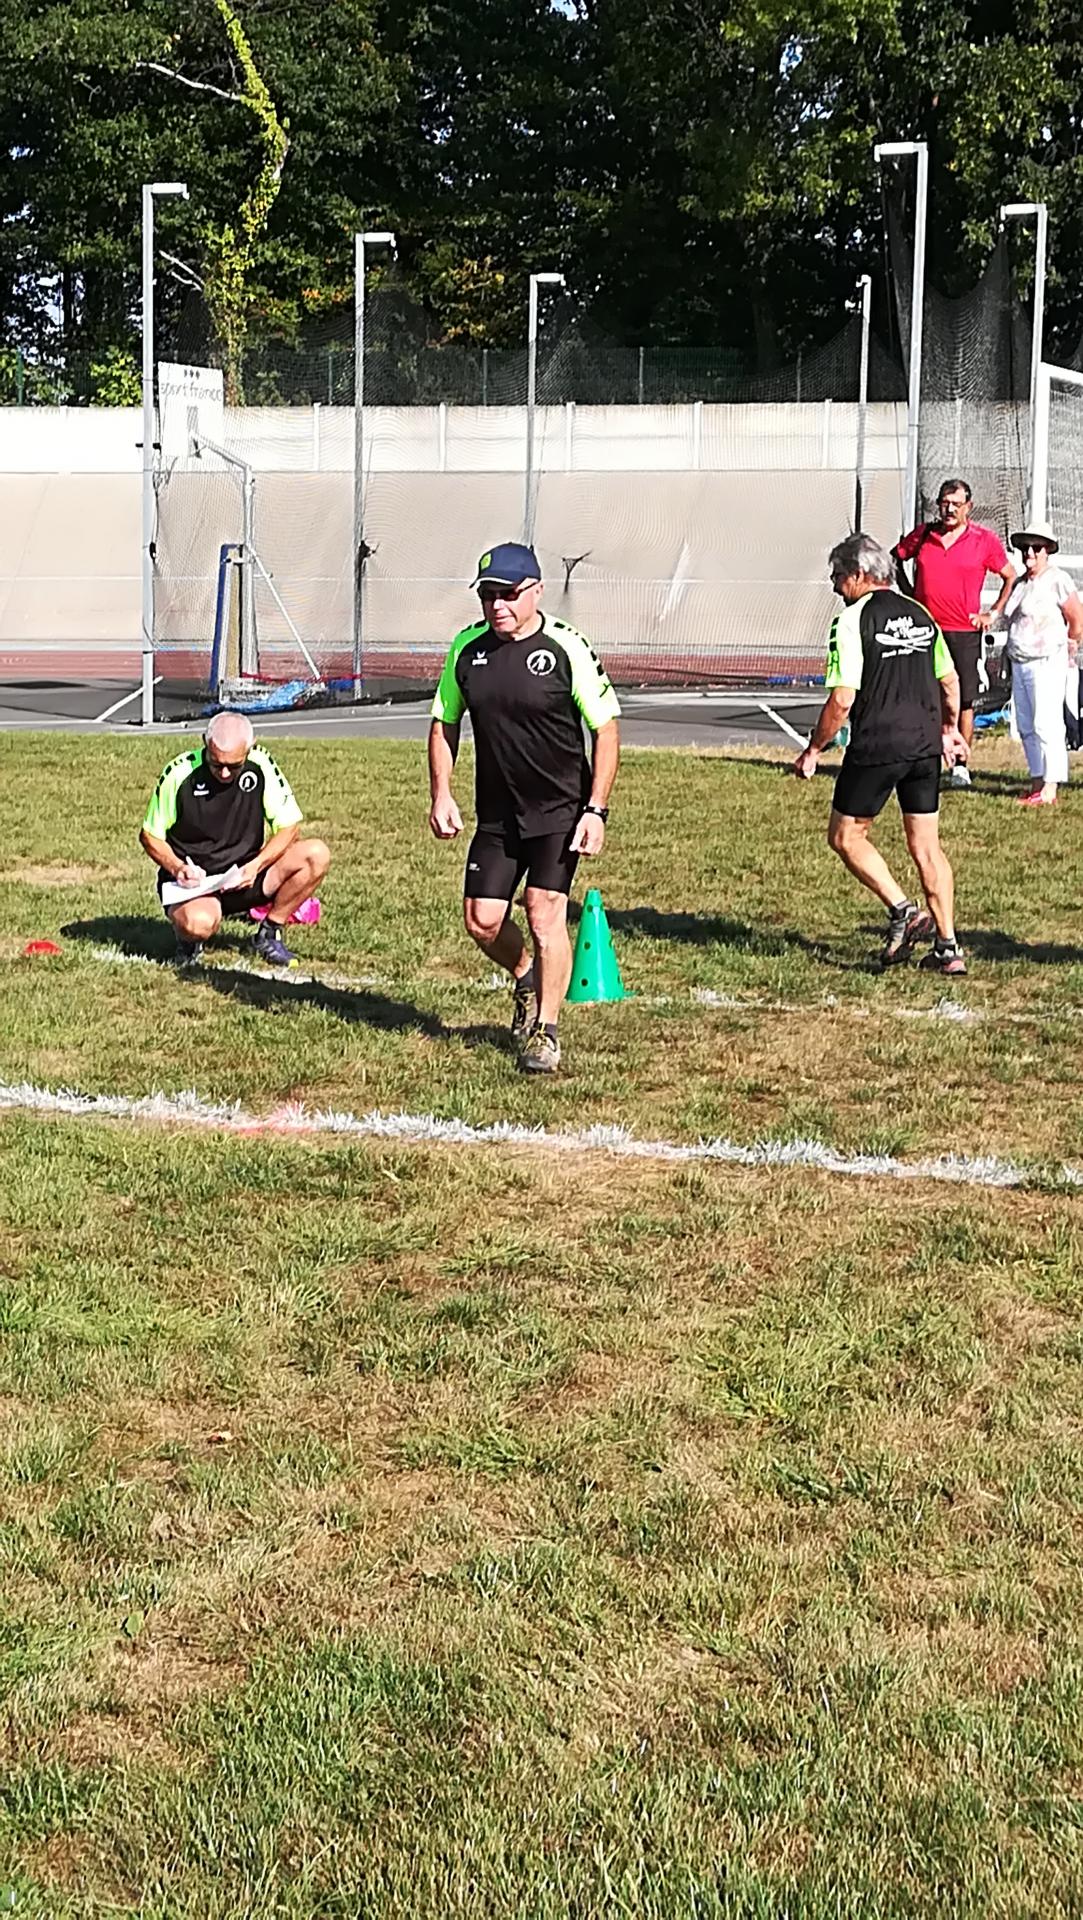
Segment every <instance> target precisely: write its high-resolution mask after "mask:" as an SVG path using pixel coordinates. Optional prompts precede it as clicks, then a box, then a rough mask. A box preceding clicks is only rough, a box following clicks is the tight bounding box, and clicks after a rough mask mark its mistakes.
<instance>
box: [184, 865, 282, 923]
mask: <svg viewBox="0 0 1083 1920" xmlns="http://www.w3.org/2000/svg"><path fill="white" fill-rule="evenodd" d="M164 882H165V875H164V873H163V874H160V875H159V878H158V898H159V900H160V899H161V897H162V887H163V884H164ZM196 897H197V899H200V900H205V899H207V898H208V896H207V895H206V894H197V896H196ZM211 897H213V898H214V899H215V900H217V901H218V904H219V906H220V907H221V909H222V918H223V920H233V919H239V918H241V917H242V916H243V915H247V913H248V911H249V908H250V907H265V906H266V905H267V895H266V894H265V893H264V891H263V875H262V873H261V874H258V875H257V877H256V879H255V880H254V881H253V882H252V885H251V886H250V887H231V888H230V890H229V892H228V893H216V894H214V895H213V896H211ZM174 904H175V905H176V906H178V907H179V906H181V905H182V904H183V903H182V902H181V901H180V900H177V901H175V902H174ZM162 912H163V913H164V914H165V916H166V918H167V919H168V918H169V915H170V913H171V912H172V908H171V907H163V908H162Z"/></svg>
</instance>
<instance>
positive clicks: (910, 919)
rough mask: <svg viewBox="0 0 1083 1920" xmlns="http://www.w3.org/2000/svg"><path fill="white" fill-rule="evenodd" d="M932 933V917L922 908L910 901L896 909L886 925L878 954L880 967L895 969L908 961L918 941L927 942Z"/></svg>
mask: <svg viewBox="0 0 1083 1920" xmlns="http://www.w3.org/2000/svg"><path fill="white" fill-rule="evenodd" d="M932 932H933V916H932V914H931V913H927V912H926V911H925V908H924V907H915V906H914V905H912V903H911V902H910V901H906V902H904V904H903V905H902V906H901V907H896V909H895V911H894V913H893V914H892V915H891V918H890V919H889V921H888V923H887V939H886V940H885V941H884V945H883V948H882V950H881V953H880V965H881V966H882V967H897V966H900V965H901V964H902V963H903V962H904V961H906V960H909V958H910V955H911V954H912V953H913V951H914V948H915V947H916V945H917V943H918V941H919V940H928V938H929V936H930V934H931V933H932Z"/></svg>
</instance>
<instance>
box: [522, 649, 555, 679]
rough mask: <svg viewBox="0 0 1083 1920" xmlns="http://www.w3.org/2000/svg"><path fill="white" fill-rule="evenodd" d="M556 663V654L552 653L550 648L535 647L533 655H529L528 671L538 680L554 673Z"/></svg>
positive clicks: (527, 660)
mask: <svg viewBox="0 0 1083 1920" xmlns="http://www.w3.org/2000/svg"><path fill="white" fill-rule="evenodd" d="M556 663H557V657H556V654H555V653H550V651H549V649H548V647H535V649H534V652H533V653H528V654H527V657H526V670H527V672H528V673H532V674H534V676H535V678H538V677H540V675H542V674H544V673H552V671H553V668H554V667H555V666H556Z"/></svg>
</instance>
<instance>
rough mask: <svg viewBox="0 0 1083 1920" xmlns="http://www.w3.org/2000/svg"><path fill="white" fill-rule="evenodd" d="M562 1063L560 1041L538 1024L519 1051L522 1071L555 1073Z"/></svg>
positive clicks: (520, 1069)
mask: <svg viewBox="0 0 1083 1920" xmlns="http://www.w3.org/2000/svg"><path fill="white" fill-rule="evenodd" d="M559 1065H560V1041H559V1040H555V1039H554V1038H553V1035H552V1034H551V1033H546V1031H545V1028H544V1027H542V1026H536V1027H535V1028H534V1031H533V1032H532V1033H530V1034H528V1035H527V1038H526V1040H525V1041H524V1042H523V1045H522V1047H521V1049H520V1052H519V1071H520V1073H555V1072H556V1070H557V1068H558V1067H559Z"/></svg>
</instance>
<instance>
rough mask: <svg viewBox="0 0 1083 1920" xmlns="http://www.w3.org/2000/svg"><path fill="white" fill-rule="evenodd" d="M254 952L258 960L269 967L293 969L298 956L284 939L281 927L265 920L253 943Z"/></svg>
mask: <svg viewBox="0 0 1083 1920" xmlns="http://www.w3.org/2000/svg"><path fill="white" fill-rule="evenodd" d="M252 951H253V953H254V954H255V956H256V959H257V960H262V961H263V962H264V964H265V965H266V966H268V967H292V965H293V963H294V960H295V958H296V955H294V954H292V953H291V952H290V950H289V948H288V947H287V945H286V942H285V941H284V940H283V938H282V929H281V927H276V926H275V925H274V924H273V923H272V922H271V921H270V920H264V921H263V923H262V925H261V927H260V930H259V932H258V933H257V934H256V936H255V939H254V940H253V942H252Z"/></svg>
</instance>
